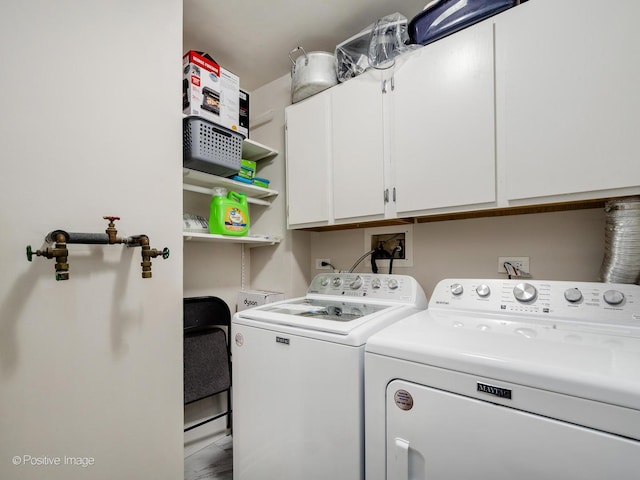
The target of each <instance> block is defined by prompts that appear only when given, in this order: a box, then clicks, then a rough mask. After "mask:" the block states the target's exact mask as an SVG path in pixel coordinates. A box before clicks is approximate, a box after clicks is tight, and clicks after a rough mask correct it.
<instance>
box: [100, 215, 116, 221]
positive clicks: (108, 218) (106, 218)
mask: <svg viewBox="0 0 640 480" xmlns="http://www.w3.org/2000/svg"><path fill="white" fill-rule="evenodd" d="M102 218H104V219H105V220H109V221H110V222H113V221H114V220H120V217H110V216H108V215H105V216H104V217H102Z"/></svg>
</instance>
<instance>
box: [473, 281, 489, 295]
mask: <svg viewBox="0 0 640 480" xmlns="http://www.w3.org/2000/svg"><path fill="white" fill-rule="evenodd" d="M476 293H477V294H478V296H480V297H488V296H489V294H490V293H491V289H490V288H489V285H487V284H486V283H483V284H482V285H478V286H477V287H476Z"/></svg>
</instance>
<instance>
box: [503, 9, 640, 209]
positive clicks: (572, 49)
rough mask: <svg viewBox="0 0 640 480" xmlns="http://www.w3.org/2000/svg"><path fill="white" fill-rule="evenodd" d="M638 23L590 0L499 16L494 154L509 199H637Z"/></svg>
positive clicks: (639, 13)
mask: <svg viewBox="0 0 640 480" xmlns="http://www.w3.org/2000/svg"><path fill="white" fill-rule="evenodd" d="M638 17H640V3H638V2H633V1H624V2H606V3H601V2H596V1H591V0H590V1H582V0H573V1H569V0H565V1H562V2H558V1H553V0H536V1H535V2H527V3H525V4H523V5H521V6H519V7H517V8H514V9H512V10H511V11H509V12H506V14H504V15H501V16H499V17H497V20H496V61H497V80H498V83H497V88H498V90H497V91H498V96H497V100H498V148H499V150H498V155H499V159H502V160H501V162H502V161H504V162H505V164H506V175H505V182H506V196H507V199H508V200H514V199H515V200H518V199H534V198H536V197H544V196H553V195H563V194H573V196H572V197H569V198H566V199H572V198H588V197H594V198H597V197H601V196H603V193H605V192H603V191H605V190H608V189H618V188H625V187H636V188H635V190H636V192H637V191H638V187H637V186H638V185H639V184H640V144H639V143H638V138H639V136H640V118H639V116H640V94H639V93H638V88H639V85H640V34H639V33H638V27H637V19H638ZM598 190H600V192H598ZM584 192H590V193H588V194H585V193H584ZM627 193H628V192H627ZM623 194H624V192H623ZM559 199H560V200H562V199H563V198H559ZM540 200H543V199H540V198H538V199H537V200H536V202H535V203H539V201H540ZM551 200H554V199H553V198H551ZM517 203H533V202H532V201H525V200H520V201H517V202H515V204H517Z"/></svg>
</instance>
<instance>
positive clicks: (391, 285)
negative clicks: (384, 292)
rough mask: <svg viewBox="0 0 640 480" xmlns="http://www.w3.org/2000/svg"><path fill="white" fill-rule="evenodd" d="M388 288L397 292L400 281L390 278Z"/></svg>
mask: <svg viewBox="0 0 640 480" xmlns="http://www.w3.org/2000/svg"><path fill="white" fill-rule="evenodd" d="M387 286H388V287H389V288H390V289H391V290H395V289H396V288H398V280H396V279H395V278H390V279H389V282H387Z"/></svg>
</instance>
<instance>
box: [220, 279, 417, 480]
mask: <svg viewBox="0 0 640 480" xmlns="http://www.w3.org/2000/svg"><path fill="white" fill-rule="evenodd" d="M426 307H427V299H426V297H425V294H424V291H423V290H422V288H421V287H420V285H419V284H418V283H417V282H416V281H415V280H414V279H413V278H411V277H408V276H405V275H372V274H327V275H318V276H316V277H315V278H314V279H313V281H312V283H311V285H310V286H309V289H308V291H307V294H306V296H305V297H302V298H298V299H294V300H285V301H283V302H277V303H272V304H267V305H263V306H260V307H256V308H253V309H250V310H244V311H241V312H238V313H236V314H235V315H234V317H233V321H232V326H231V331H232V338H233V342H232V358H233V478H234V479H236V480H300V479H305V480H314V479H317V480H360V479H361V478H363V476H364V411H363V404H364V373H363V364H364V344H365V341H366V340H367V338H368V337H369V336H370V335H371V334H373V333H375V332H377V331H379V330H380V329H382V328H384V327H386V326H388V325H391V324H392V323H393V322H396V321H398V320H400V319H402V318H405V317H407V316H409V315H410V314H412V313H414V312H416V311H418V310H419V309H424V308H426Z"/></svg>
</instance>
